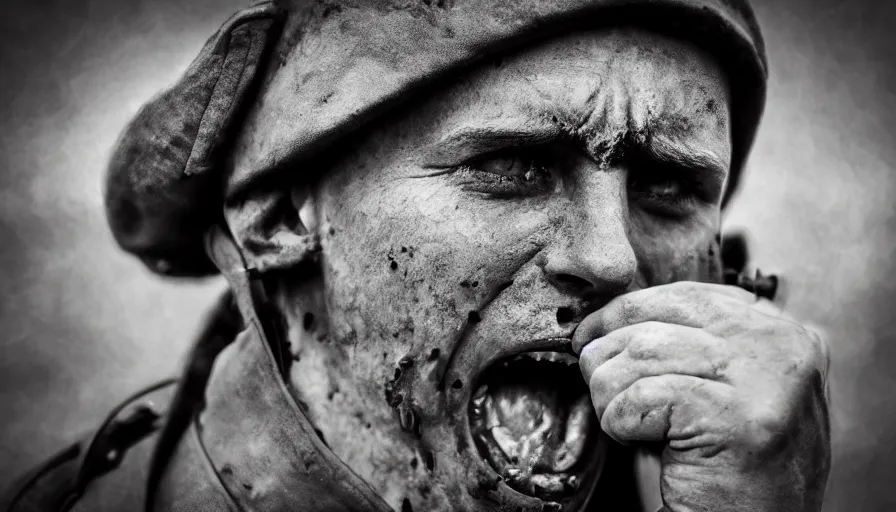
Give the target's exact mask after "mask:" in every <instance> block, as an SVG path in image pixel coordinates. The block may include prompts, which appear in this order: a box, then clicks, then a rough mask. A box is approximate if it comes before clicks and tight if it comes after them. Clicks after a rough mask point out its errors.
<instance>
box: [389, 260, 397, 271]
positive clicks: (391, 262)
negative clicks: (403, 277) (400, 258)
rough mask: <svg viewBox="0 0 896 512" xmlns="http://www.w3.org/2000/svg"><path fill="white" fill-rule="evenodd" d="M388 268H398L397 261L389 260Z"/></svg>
mask: <svg viewBox="0 0 896 512" xmlns="http://www.w3.org/2000/svg"><path fill="white" fill-rule="evenodd" d="M389 268H391V269H392V270H398V262H397V261H395V260H392V261H390V262H389Z"/></svg>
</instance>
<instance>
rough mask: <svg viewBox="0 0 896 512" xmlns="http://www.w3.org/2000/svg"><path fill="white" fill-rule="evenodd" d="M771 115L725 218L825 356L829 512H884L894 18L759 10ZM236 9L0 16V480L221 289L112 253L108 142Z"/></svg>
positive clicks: (185, 327) (45, 448)
mask: <svg viewBox="0 0 896 512" xmlns="http://www.w3.org/2000/svg"><path fill="white" fill-rule="evenodd" d="M753 3H754V6H755V7H756V10H757V14H758V16H759V19H760V23H761V25H762V27H763V29H764V32H765V36H766V41H767V43H768V51H769V58H770V63H771V80H770V87H769V90H770V93H769V101H768V106H767V109H766V114H765V119H764V121H763V125H762V127H761V128H760V131H759V137H758V140H757V143H756V146H755V149H754V151H753V156H752V159H751V161H750V164H749V167H748V171H747V173H746V176H745V179H744V180H743V183H742V188H741V190H740V192H739V193H738V195H737V196H736V198H735V200H734V201H733V203H732V206H731V207H730V208H729V211H728V212H727V214H726V227H727V230H729V231H730V230H743V231H746V232H747V233H748V234H749V238H750V240H751V250H752V255H753V258H752V261H753V263H754V264H755V265H757V266H759V267H760V268H762V269H763V270H764V271H774V272H778V273H779V274H780V275H782V276H783V277H784V278H785V279H786V281H787V283H786V286H787V290H786V292H787V302H786V309H787V311H788V312H789V313H790V314H792V315H794V316H795V317H796V318H798V319H800V320H802V321H805V322H807V323H808V324H810V325H814V326H818V327H820V328H821V329H822V330H823V331H824V332H825V333H826V336H827V337H828V338H829V340H830V343H831V347H832V356H833V365H832V369H831V377H830V379H831V400H832V402H831V403H832V426H833V433H834V439H833V442H834V466H833V470H832V473H831V477H830V482H829V485H828V495H827V500H826V504H825V510H826V511H829V512H833V511H854V510H855V511H872V510H875V511H876V510H880V511H885V510H896V490H894V488H893V483H894V482H896V461H894V460H893V459H894V455H896V450H894V434H896V371H894V369H893V368H894V366H896V306H894V303H896V279H894V277H896V261H894V258H893V252H894V245H896V211H894V210H896V207H894V201H893V194H894V193H896V186H894V185H896V172H894V171H896V143H894V142H896V140H894V139H896V135H894V134H896V31H894V30H893V28H892V27H893V26H896V2H892V1H882V2H874V1H871V0H853V1H847V0H840V1H836V0H754V1H753ZM246 4H247V2H246V1H244V0H193V1H189V2H184V1H175V0H153V1H150V0H126V1H125V0H69V1H65V2H62V1H58V2H47V1H44V2H34V1H31V2H29V1H27V0H5V1H4V2H3V3H2V5H0V159H2V160H0V481H2V482H8V480H9V478H10V477H11V476H12V475H15V474H21V473H22V472H24V471H26V470H27V469H29V468H31V467H32V466H33V465H34V464H36V463H37V462H38V461H39V460H40V459H42V458H46V457H48V456H49V455H51V454H52V453H53V452H54V451H55V450H58V449H61V448H62V447H63V446H64V444H65V443H67V442H70V441H71V440H73V439H74V438H76V437H77V436H78V435H79V434H81V433H84V432H86V431H88V430H89V429H91V428H92V427H95V426H96V424H97V423H98V422H99V421H100V420H101V418H102V416H103V415H104V414H105V413H106V412H108V410H109V409H110V408H111V407H112V406H113V405H114V404H115V403H117V401H119V400H121V399H122V398H124V397H125V396H127V395H128V394H129V393H130V392H132V391H133V390H136V389H137V388H139V387H141V386H143V385H145V384H149V383H151V382H153V381H155V380H158V379H160V378H162V377H166V376H169V375H171V374H173V373H175V372H176V370H177V368H178V367H179V365H180V363H181V361H182V357H183V354H184V352H185V350H186V347H187V345H188V344H189V342H190V341H191V340H192V339H193V337H194V335H195V334H196V332H197V329H198V326H199V324H200V323H201V319H202V317H203V315H204V313H205V312H206V311H207V310H208V308H209V306H210V305H211V303H212V302H213V301H214V299H215V298H216V296H217V295H218V294H219V293H221V291H222V290H223V289H224V284H223V282H222V281H221V280H220V279H212V280H208V281H187V282H184V281H172V280H163V279H160V278H158V277H156V276H154V275H151V274H150V273H149V272H148V271H147V270H145V269H144V268H143V267H142V265H141V264H140V263H139V262H138V261H136V260H135V259H133V258H131V257H128V256H126V255H125V254H123V253H122V252H120V251H119V250H118V249H117V248H116V246H115V244H114V242H113V240H112V238H111V235H110V234H109V231H108V229H107V227H106V222H105V219H104V216H103V207H102V182H103V173H104V168H105V164H106V160H107V158H108V156H109V152H110V149H111V147H112V145H113V144H114V142H115V140H116V137H117V135H118V133H119V132H120V130H121V129H122V128H123V127H124V125H125V123H126V122H127V121H128V120H129V119H130V118H131V116H133V115H134V114H135V113H136V111H137V109H138V108H139V107H140V105H141V104H142V103H143V102H145V101H146V100H147V99H149V98H150V97H151V96H152V95H153V94H155V93H156V92H158V91H159V90H161V89H162V88H164V87H166V86H167V85H169V84H171V83H172V82H173V81H174V80H175V79H176V78H177V77H178V76H179V75H180V74H181V72H182V71H183V70H184V69H185V68H186V66H187V65H188V64H189V62H190V61H191V60H192V59H193V57H194V56H195V55H196V54H197V52H198V51H199V48H200V47H201V46H202V44H203V42H204V41H205V39H206V38H207V37H208V36H210V35H211V34H212V32H213V31H214V30H215V29H216V28H217V27H218V26H219V25H220V24H221V23H222V22H223V21H224V20H225V19H226V18H227V17H228V16H229V15H230V14H231V13H232V12H235V11H236V10H238V9H239V8H241V7H244V6H245V5H246Z"/></svg>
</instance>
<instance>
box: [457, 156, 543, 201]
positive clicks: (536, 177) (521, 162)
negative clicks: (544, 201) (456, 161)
mask: <svg viewBox="0 0 896 512" xmlns="http://www.w3.org/2000/svg"><path fill="white" fill-rule="evenodd" d="M543 162H544V159H542V158H539V155H538V154H537V153H536V152H535V151H533V150H513V151H504V152H500V153H496V154H492V155H488V156H485V157H481V158H477V159H475V160H472V161H470V162H468V163H466V164H464V165H462V166H460V167H459V168H458V169H457V174H458V177H459V178H460V179H461V180H462V181H463V183H462V185H463V187H464V188H465V189H467V190H470V191H473V192H479V193H483V194H489V195H492V196H495V197H512V196H531V195H535V194H539V193H542V192H545V191H547V190H548V189H549V188H550V186H551V173H550V172H549V171H548V166H547V165H545V164H544V163H543Z"/></svg>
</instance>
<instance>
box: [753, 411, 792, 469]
mask: <svg viewBox="0 0 896 512" xmlns="http://www.w3.org/2000/svg"><path fill="white" fill-rule="evenodd" d="M744 425H745V432H744V436H743V438H742V442H743V443H744V444H745V445H746V448H747V450H748V453H749V454H751V455H753V457H754V458H756V459H758V460H763V459H768V457H770V456H777V455H780V454H782V453H784V452H786V451H787V450H788V449H789V447H790V444H791V441H792V438H793V436H792V435H791V430H792V429H791V428H790V425H789V418H788V416H787V414H785V413H783V412H782V411H780V410H779V409H777V408H775V407H772V406H767V405H765V406H761V407H753V408H752V410H751V412H750V414H749V415H748V418H747V420H746V421H745V422H744Z"/></svg>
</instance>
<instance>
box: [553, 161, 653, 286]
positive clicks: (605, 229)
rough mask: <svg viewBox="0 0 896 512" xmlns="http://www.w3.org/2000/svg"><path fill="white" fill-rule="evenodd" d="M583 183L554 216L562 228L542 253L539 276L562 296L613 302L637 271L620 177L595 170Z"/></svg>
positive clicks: (622, 176) (616, 173) (625, 199)
mask: <svg viewBox="0 0 896 512" xmlns="http://www.w3.org/2000/svg"><path fill="white" fill-rule="evenodd" d="M585 181H587V182H584V183H582V184H581V186H579V187H578V188H577V190H576V191H574V192H573V193H571V194H570V196H569V197H571V199H572V200H571V202H570V204H569V205H568V207H567V208H564V211H563V212H562V213H561V214H559V215H560V217H561V218H560V219H559V222H558V224H559V225H560V226H562V227H561V228H560V229H559V230H558V231H557V234H556V238H555V240H554V241H553V242H552V243H551V245H550V246H549V247H547V248H546V253H545V260H544V261H545V265H544V270H545V273H546V274H547V278H548V280H549V281H550V282H551V283H552V284H553V285H554V286H555V287H557V288H558V289H560V290H561V291H563V292H564V293H569V294H573V295H576V296H580V297H583V298H592V297H595V296H603V297H612V296H615V295H619V294H621V293H624V292H625V291H627V290H628V289H629V288H630V287H631V286H632V284H633V283H634V282H635V279H636V274H637V269H638V262H637V257H636V255H635V250H634V248H633V246H632V243H631V240H630V232H631V229H630V222H629V215H628V204H627V202H628V199H627V191H626V185H625V173H623V172H613V171H607V170H597V169H595V170H594V171H593V173H591V175H590V177H589V179H588V180H585Z"/></svg>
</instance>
